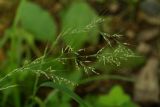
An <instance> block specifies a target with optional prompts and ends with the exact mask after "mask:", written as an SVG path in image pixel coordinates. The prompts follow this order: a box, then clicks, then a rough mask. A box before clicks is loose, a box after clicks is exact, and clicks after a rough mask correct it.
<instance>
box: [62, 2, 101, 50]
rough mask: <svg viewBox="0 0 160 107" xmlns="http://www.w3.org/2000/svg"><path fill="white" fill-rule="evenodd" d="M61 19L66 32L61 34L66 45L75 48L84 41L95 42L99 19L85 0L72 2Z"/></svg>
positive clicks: (79, 46)
mask: <svg viewBox="0 0 160 107" xmlns="http://www.w3.org/2000/svg"><path fill="white" fill-rule="evenodd" d="M62 20H63V31H64V32H65V31H66V30H67V33H66V34H65V35H63V40H64V41H65V43H66V44H67V45H70V46H71V47H72V48H73V49H75V50H76V49H79V48H81V47H82V46H83V45H84V43H85V42H90V43H96V41H97V34H98V27H97V23H98V21H100V19H98V16H97V15H96V13H95V12H94V11H93V9H91V8H90V6H89V5H88V4H87V3H86V2H84V1H78V2H74V3H73V4H72V5H71V6H70V8H69V9H68V10H67V11H66V14H65V15H64V16H63V17H62ZM96 21H97V22H96ZM87 26H88V27H87Z"/></svg>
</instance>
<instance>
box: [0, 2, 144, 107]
mask: <svg viewBox="0 0 160 107" xmlns="http://www.w3.org/2000/svg"><path fill="white" fill-rule="evenodd" d="M59 16H60V17H61V22H62V23H61V24H62V28H61V31H60V32H61V33H60V34H58V27H57V23H56V21H55V20H54V19H53V17H52V15H51V14H50V13H49V12H48V11H46V10H45V9H42V8H41V7H40V6H39V5H38V4H36V3H34V2H31V1H29V0H28V1H27V0H21V1H20V3H19V6H18V8H17V12H16V15H15V18H14V22H13V24H12V26H11V27H10V28H8V29H7V30H6V31H5V34H4V36H3V38H1V40H0V48H6V50H5V51H6V53H7V58H6V60H5V61H4V62H3V63H2V64H1V66H0V72H1V73H0V96H1V97H0V106H1V107H37V106H38V107H71V104H72V102H73V100H74V101H76V102H77V103H79V104H78V105H80V107H115V106H116V107H137V105H136V104H135V103H134V102H133V101H132V99H131V98H130V97H129V96H128V95H127V94H125V92H124V91H123V88H122V87H120V86H115V87H113V88H112V89H111V90H110V92H109V94H104V95H98V96H96V95H95V96H92V95H88V96H85V98H84V97H83V98H84V99H82V97H80V95H77V94H76V92H75V90H76V88H77V87H78V85H84V84H88V83H89V82H93V81H95V80H96V81H100V80H102V79H103V80H105V79H106V80H107V79H118V80H124V81H130V82H134V78H133V79H132V78H130V77H123V76H118V75H113V76H112V75H110V73H112V72H113V70H117V69H120V68H124V67H126V66H128V68H132V67H135V66H139V65H141V64H142V63H143V62H144V61H143V60H144V59H143V58H142V57H140V56H139V55H138V54H136V53H134V52H133V51H132V50H131V49H129V48H128V47H127V46H125V45H124V44H123V42H119V39H120V38H122V36H121V35H119V34H115V35H108V34H107V33H105V32H103V31H102V30H101V29H100V25H101V24H102V23H103V22H104V19H103V18H101V17H99V16H98V15H97V14H96V12H95V11H94V10H93V9H92V8H91V7H90V6H89V5H88V4H87V2H85V1H74V2H73V3H72V4H71V5H70V6H68V7H67V8H66V9H64V10H63V11H62V12H61V13H60V15H59ZM99 35H101V37H102V38H103V40H104V41H105V42H104V43H105V45H104V46H101V47H100V48H98V49H97V50H91V51H90V50H89V48H88V47H87V46H92V47H96V45H98V42H99V40H98V39H99V37H100V36H99ZM111 39H112V42H115V44H114V45H112V43H111ZM37 42H40V43H41V44H40V45H42V44H43V46H42V47H40V46H38V43H37ZM44 44H45V46H44ZM86 44H87V46H86ZM7 45H9V46H7ZM87 51H90V52H87ZM135 62H138V63H136V64H135ZM99 71H100V72H99ZM86 76H88V77H86ZM86 78H87V79H86ZM41 90H42V92H41ZM40 92H41V93H42V94H43V93H45V95H44V96H43V95H42V96H41V95H40V94H39V93H40ZM97 98H98V99H97ZM92 102H93V103H92Z"/></svg>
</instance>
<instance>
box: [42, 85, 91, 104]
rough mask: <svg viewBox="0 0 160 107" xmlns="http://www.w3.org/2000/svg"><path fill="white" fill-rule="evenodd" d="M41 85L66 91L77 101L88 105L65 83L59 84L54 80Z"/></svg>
mask: <svg viewBox="0 0 160 107" xmlns="http://www.w3.org/2000/svg"><path fill="white" fill-rule="evenodd" d="M41 87H51V88H56V89H58V90H60V91H62V92H65V93H66V94H68V95H69V96H70V97H72V98H73V99H74V100H75V101H77V102H78V103H79V104H81V105H83V107H88V106H87V105H86V104H85V103H84V102H83V100H82V99H81V98H80V97H79V96H78V95H77V94H75V93H74V92H73V91H71V90H70V89H68V88H67V87H66V86H65V84H59V83H54V82H45V83H43V84H41Z"/></svg>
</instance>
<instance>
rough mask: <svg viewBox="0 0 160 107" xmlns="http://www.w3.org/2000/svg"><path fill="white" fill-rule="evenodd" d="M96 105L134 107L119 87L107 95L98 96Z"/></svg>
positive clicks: (103, 106)
mask: <svg viewBox="0 0 160 107" xmlns="http://www.w3.org/2000/svg"><path fill="white" fill-rule="evenodd" d="M98 104H99V105H101V106H102V107H136V105H135V104H134V103H133V102H132V101H131V99H130V97H129V96H128V95H127V94H125V93H124V91H123V89H122V87H120V86H115V87H113V88H112V90H111V91H110V92H109V94H108V95H103V96H100V97H99V99H98Z"/></svg>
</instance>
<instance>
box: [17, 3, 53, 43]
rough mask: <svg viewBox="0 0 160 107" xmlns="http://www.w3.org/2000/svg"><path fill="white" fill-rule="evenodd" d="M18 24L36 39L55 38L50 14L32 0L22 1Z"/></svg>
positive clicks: (51, 39)
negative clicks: (31, 0) (30, 0)
mask: <svg viewBox="0 0 160 107" xmlns="http://www.w3.org/2000/svg"><path fill="white" fill-rule="evenodd" d="M18 15H19V20H20V24H21V26H22V27H23V28H25V29H26V30H27V31H29V32H30V33H32V34H33V35H34V36H35V38H36V39H38V40H49V41H54V40H55V34H56V26H55V22H54V21H53V18H52V17H51V15H50V14H49V13H48V12H46V11H45V10H43V9H42V8H41V7H40V6H38V5H36V4H34V3H32V2H24V3H22V4H21V5H20V7H19V12H18Z"/></svg>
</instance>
